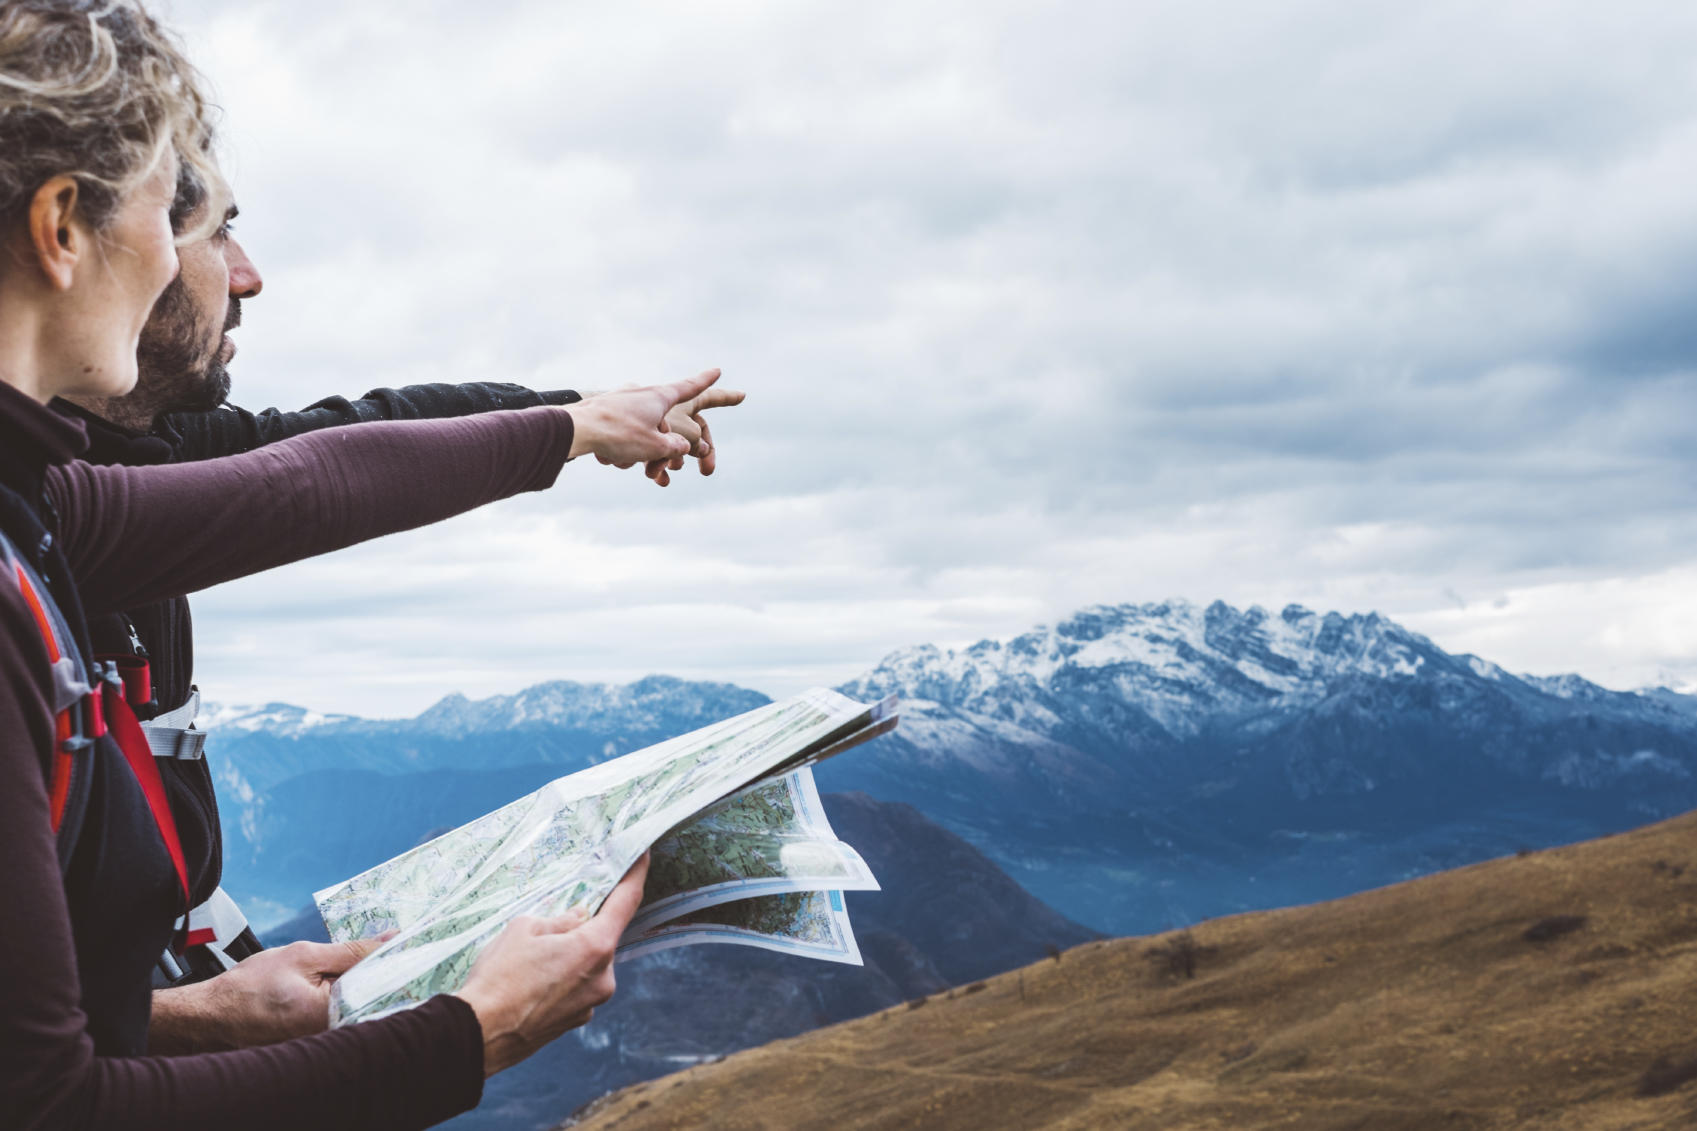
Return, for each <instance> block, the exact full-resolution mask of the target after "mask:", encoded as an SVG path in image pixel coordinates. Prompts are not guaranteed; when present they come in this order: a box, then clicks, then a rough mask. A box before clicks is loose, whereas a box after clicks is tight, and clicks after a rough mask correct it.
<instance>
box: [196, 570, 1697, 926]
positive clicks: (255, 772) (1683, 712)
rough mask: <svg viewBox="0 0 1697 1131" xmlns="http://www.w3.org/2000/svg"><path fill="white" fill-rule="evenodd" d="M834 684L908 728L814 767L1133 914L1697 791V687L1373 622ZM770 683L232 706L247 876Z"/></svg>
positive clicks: (285, 871)
mask: <svg viewBox="0 0 1697 1131" xmlns="http://www.w3.org/2000/svg"><path fill="white" fill-rule="evenodd" d="M842 690H843V691H844V692H845V693H847V694H849V695H852V696H855V697H857V698H862V699H871V698H875V697H877V696H880V695H884V694H890V693H894V694H897V695H900V696H901V697H902V700H903V703H902V723H901V726H900V728H899V729H898V730H897V731H896V732H895V734H893V735H891V736H889V737H887V738H884V739H880V740H879V741H878V742H876V743H874V744H872V745H870V746H867V747H863V748H860V749H857V750H854V751H851V752H850V753H848V754H846V755H844V756H843V757H841V758H838V759H836V760H834V761H832V762H829V763H827V764H825V765H824V766H822V767H821V768H820V770H819V778H820V782H821V785H822V786H823V787H824V788H827V789H834V790H862V791H864V792H866V793H868V794H870V795H871V796H873V797H878V798H884V799H889V800H896V801H904V802H907V803H909V804H911V805H913V806H915V807H916V808H917V809H919V810H920V811H922V812H923V813H925V814H926V815H928V816H930V817H931V818H933V819H935V820H937V821H939V822H941V823H942V824H944V825H945V826H947V827H948V828H950V829H952V830H954V831H955V832H957V833H959V834H960V835H961V836H963V837H965V838H966V839H967V840H969V841H971V842H972V843H973V844H975V845H977V846H978V847H979V848H980V849H982V850H983V851H984V852H985V853H986V854H987V855H988V856H990V857H991V858H992V859H994V860H995V861H996V862H997V863H998V864H1000V865H1001V866H1002V867H1004V868H1006V869H1007V870H1008V871H1009V873H1010V874H1012V875H1013V876H1014V878H1015V879H1017V880H1018V881H1019V882H1020V883H1021V884H1023V885H1024V886H1025V887H1026V888H1028V889H1029V890H1030V891H1032V892H1033V893H1035V894H1036V895H1038V896H1039V897H1040V898H1042V899H1044V900H1045V901H1047V902H1049V903H1050V904H1052V905H1053V906H1055V907H1057V908H1059V909H1060V910H1061V911H1063V912H1064V913H1066V914H1067V915H1069V916H1071V917H1072V918H1074V919H1076V920H1078V921H1080V922H1085V923H1088V924H1090V925H1091V926H1093V927H1096V928H1098V929H1101V930H1105V931H1109V932H1113V933H1121V932H1132V931H1140V930H1147V929H1158V928H1160V927H1163V926H1166V925H1169V924H1176V923H1182V922H1188V921H1191V920H1193V919H1196V918H1200V917H1205V916H1210V915H1215V914H1220V913H1224V912H1229V911H1235V910H1242V909H1247V908H1251V907H1264V906H1271V905H1276V904H1281V903H1291V902H1303V901H1307V900H1312V899H1319V898H1326V897H1329V896H1334V895H1341V894H1344V893H1346V892H1349V891H1355V890H1360V889H1361V888H1364V887H1371V886H1376V885H1379V884H1383V883H1387V882H1391V881H1394V880H1398V879H1402V878H1405V877H1407V876H1410V875H1415V874H1418V873H1421V872H1424V871H1430V870H1433V869H1436V868H1443V867H1450V866H1454V865H1456V864H1460V863H1465V862H1467V861H1470V860H1475V859H1480V858H1482V857H1485V856H1491V855H1498V854H1501V853H1505V852H1509V851H1513V850H1515V849H1516V848H1519V847H1535V846H1541V845H1546V844H1552V843H1558V842H1563V841H1568V840H1575V839H1580V838H1584V837H1590V836H1595V835H1599V834H1601V833H1605V832H1609V831H1614V830H1618V829H1622V828H1627V827H1630V826H1633V825H1636V824H1641V823H1643V822H1645V821H1648V820H1652V819H1655V818H1657V817H1661V816H1664V815H1668V814H1670V813H1674V812H1678V811H1682V810H1684V809H1688V808H1691V807H1693V806H1697V699H1694V698H1693V697H1691V696H1686V695H1678V694H1675V693H1673V692H1670V691H1666V690H1655V691H1646V692H1639V693H1622V692H1614V691H1608V690H1606V689H1603V688H1601V687H1598V686H1596V685H1595V684H1591V683H1588V682H1586V681H1585V680H1583V679H1580V678H1579V677H1577V676H1562V677H1555V678H1534V677H1520V676H1515V675H1512V674H1510V673H1508V672H1505V671H1503V670H1502V669H1501V668H1499V667H1497V666H1495V665H1493V664H1491V663H1489V662H1487V661H1484V660H1481V659H1479V658H1476V657H1472V656H1458V655H1451V654H1449V653H1446V652H1444V651H1443V650H1442V649H1440V648H1438V647H1437V646H1436V645H1434V644H1433V643H1432V642H1431V641H1430V640H1428V639H1426V638H1425V637H1423V636H1420V635H1418V634H1416V633H1413V632H1410V631H1408V630H1407V629H1404V628H1402V627H1401V626H1399V625H1397V624H1395V623H1394V622H1391V621H1389V620H1386V619H1385V618H1383V617H1380V616H1377V615H1366V616H1347V617H1346V616H1341V615H1339V614H1336V613H1328V614H1318V613H1314V612H1310V611H1309V610H1306V609H1303V608H1300V607H1296V606H1292V607H1290V608H1287V609H1285V610H1283V611H1282V612H1280V613H1277V614H1274V613H1269V612H1267V611H1265V610H1262V609H1259V608H1252V609H1248V610H1238V609H1234V608H1232V607H1230V606H1228V605H1225V604H1223V603H1215V604H1213V605H1210V606H1207V607H1202V606H1198V605H1192V604H1188V603H1184V602H1166V603H1162V604H1154V605H1119V606H1101V607H1096V608H1091V609H1086V610H1083V611H1081V612H1079V613H1077V614H1076V615H1074V616H1072V617H1070V618H1068V619H1066V620H1065V621H1062V622H1060V623H1059V624H1056V625H1053V626H1045V627H1041V628H1038V629H1034V630H1033V631H1031V632H1028V633H1025V634H1023V635H1021V636H1018V637H1016V638H1014V639H1012V640H1008V641H991V640H987V641H982V642H980V643H978V644H975V645H973V646H971V647H969V648H966V649H963V650H960V651H948V650H942V649H938V648H936V647H932V646H929V645H925V646H919V647H914V648H909V649H904V650H902V651H899V652H896V653H894V654H892V655H891V656H889V657H887V658H885V660H884V661H883V662H882V663H880V664H879V665H878V666H877V667H876V668H874V669H872V670H871V671H869V672H867V673H866V674H864V675H863V676H861V677H860V678H858V679H856V680H854V681H852V682H851V683H849V684H847V685H845V686H844V687H843V688H842ZM766 701H767V699H766V697H765V696H763V695H760V694H759V693H757V692H752V691H748V690H745V689H741V688H737V687H733V686H730V685H725V684H705V683H688V682H684V681H680V680H675V679H667V678H663V677H651V678H649V679H646V680H642V681H640V682H638V683H635V684H631V685H629V686H624V687H614V686H604V685H583V684H568V683H551V684H542V685H539V686H537V687H533V688H530V689H528V690H526V691H522V692H520V693H518V694H516V695H511V696H499V697H495V698H491V699H485V700H479V701H475V702H474V701H470V700H466V699H464V698H463V697H460V696H450V697H449V698H447V699H444V700H443V701H442V702H441V703H439V704H437V705H436V706H434V707H432V708H431V709H430V710H428V711H426V712H425V713H424V714H422V715H420V716H418V717H417V718H415V719H404V720H363V719H351V718H346V717H339V718H338V717H324V716H317V715H313V714H311V713H310V712H307V711H304V710H302V709H301V708H293V707H284V706H278V705H272V706H269V707H266V708H262V709H260V710H259V711H254V712H242V711H234V710H226V711H222V712H220V713H219V714H218V715H217V716H216V719H215V721H216V722H217V723H218V726H217V733H216V734H215V736H214V738H213V740H212V741H211V743H210V744H209V749H210V750H211V752H212V758H213V762H214V766H215V767H216V771H217V773H218V775H219V781H220V786H221V789H222V792H223V797H224V801H225V806H226V813H227V828H226V841H227V851H226V859H227V861H228V864H227V867H228V873H229V876H230V886H231V887H232V889H233V890H235V891H236V892H237V893H238V894H240V895H243V896H246V897H248V898H249V899H254V898H259V899H263V900H266V901H269V903H270V905H271V906H272V907H273V908H274V909H275V910H277V911H284V910H293V909H294V908H297V907H299V906H300V904H301V903H302V902H303V901H304V898H305V895H306V893H308V892H310V891H311V890H312V889H313V888H314V887H318V886H322V885H324V884H327V883H331V882H334V881H335V880H338V879H341V878H343V877H344V876H346V875H349V874H351V873H352V872H354V871H357V870H359V869H361V868H364V867H367V866H369V865H371V864H374V863H377V862H378V861H380V860H382V859H384V858H386V857H387V856H389V855H392V854H394V853H395V852H398V851H400V850H402V849H404V848H406V847H408V846H409V845H410V844H412V843H414V842H415V841H416V839H417V837H418V836H419V835H420V834H421V833H422V832H424V831H427V830H431V829H435V828H439V827H444V826H451V825H454V824H458V823H460V822H462V821H464V820H467V819H469V818H470V817H473V816H476V815H477V814H479V813H482V812H484V811H486V810H488V809H490V808H493V807H494V806H495V805H498V804H500V803H502V802H503V801H506V800H510V799H511V798H512V797H514V796H517V795H518V794H520V793H522V792H525V791H527V790H529V789H532V788H535V787H536V786H538V785H540V784H541V783H542V782H544V781H546V780H548V779H549V778H551V777H554V776H557V775H558V774H560V773H564V772H569V771H570V770H574V769H578V768H581V767H582V766H585V765H589V764H591V763H593V762H596V761H600V760H603V759H605V758H607V757H610V756H612V755H615V754H621V753H625V752H627V751H629V750H631V749H635V748H637V747H640V746H643V745H646V744H648V743H650V742H654V741H657V740H659V739H661V738H665V737H669V736H671V735H673V734H677V733H680V732H683V731H686V730H689V729H693V728H694V727H697V726H701V725H703V724H705V723H708V722H712V721H715V720H718V719H722V718H725V717H727V716H730V715H733V714H737V713H739V712H741V711H745V710H748V709H751V708H753V707H755V706H758V705H760V704H761V703H764V702H766ZM256 906H263V905H256Z"/></svg>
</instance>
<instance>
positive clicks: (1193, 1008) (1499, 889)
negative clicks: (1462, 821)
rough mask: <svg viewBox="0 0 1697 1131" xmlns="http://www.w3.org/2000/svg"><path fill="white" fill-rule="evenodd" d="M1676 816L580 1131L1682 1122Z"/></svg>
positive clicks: (872, 1040)
mask: <svg viewBox="0 0 1697 1131" xmlns="http://www.w3.org/2000/svg"><path fill="white" fill-rule="evenodd" d="M1693 863H1697V815H1687V816H1685V817H1680V818H1677V819H1675V820H1673V821H1668V822H1664V823H1662V824H1659V825H1655V826H1651V827H1649V828H1646V829H1640V830H1638V831H1636V832H1632V833H1628V834H1625V835H1623V836H1618V837H1611V838H1607V839H1605V840H1600V841H1594V842H1591V843H1588V844H1583V845H1575V846H1573V847H1571V848H1563V849H1555V850H1551V851H1546V852H1539V853H1535V854H1531V855H1525V856H1517V857H1505V858H1503V859H1500V860H1493V861H1489V862H1487V863H1484V864H1478V865H1474V866H1473V867H1469V868H1462V869H1459V870H1457V871H1453V872H1446V873H1443V874H1441V875H1436V876H1429V877H1426V878H1424V879H1419V880H1414V881H1411V882H1409V883H1405V884H1399V885H1397V886H1395V887H1390V888H1384V889H1381V890H1379V891H1373V892H1367V893H1365V894H1362V895H1358V896H1353V897H1351V898H1349V899H1343V900H1338V901H1336V902H1334V903H1327V904H1320V905H1316V906H1312V907H1303V908H1293V909H1290V910H1284V911H1270V912H1262V913H1257V914H1252V915H1241V916H1236V917H1233V918H1229V919H1220V920H1216V921H1213V922H1209V923H1204V924H1201V925H1200V926H1197V927H1194V928H1191V930H1190V931H1189V933H1188V935H1183V934H1169V935H1165V936H1157V937H1154V938H1145V939H1119V940H1114V941H1110V942H1100V943H1088V944H1086V945H1084V946H1082V947H1078V948H1076V949H1075V950H1071V951H1068V952H1067V953H1066V955H1065V959H1064V961H1058V962H1057V961H1049V960H1044V961H1041V962H1038V963H1036V964H1035V965H1032V966H1029V967H1026V968H1025V969H1024V970H1023V971H1016V972H1013V973H1009V974H1005V975H1003V976H1001V977H999V978H993V979H990V980H989V981H988V982H986V983H985V984H984V988H983V989H982V990H977V991H976V992H972V993H953V994H949V995H938V996H935V997H933V998H932V999H931V1000H930V1002H929V1003H928V1007H927V1008H923V1009H915V1008H911V1007H910V1006H906V1005H904V1006H899V1007H897V1008H895V1009H893V1010H889V1011H886V1012H885V1013H883V1014H878V1015H875V1016H873V1017H868V1018H864V1019H862V1020H859V1021H853V1022H849V1023H847V1024H843V1025H837V1026H834V1027H832V1028H829V1029H823V1030H819V1031H817V1032H814V1033H809V1034H806V1035H804V1036H801V1037H797V1038H794V1039H792V1040H787V1041H780V1042H777V1043H775V1044H772V1045H768V1046H766V1047H764V1048H759V1049H753V1050H750V1051H748V1052H745V1053H741V1054H738V1055H736V1056H732V1057H729V1058H727V1059H725V1060H724V1061H721V1062H719V1063H717V1064H711V1065H703V1066H701V1067H698V1068H692V1069H690V1070H688V1071H686V1072H682V1073H679V1074H677V1075H675V1076H670V1077H667V1078H665V1079H663V1080H657V1081H653V1082H651V1083H648V1084H641V1085H637V1086H635V1087H632V1088H628V1089H626V1090H625V1091H623V1092H620V1093H617V1094H616V1095H613V1096H611V1097H608V1098H607V1099H605V1100H602V1101H600V1102H599V1103H597V1104H596V1105H594V1106H593V1108H592V1110H591V1111H589V1112H587V1113H586V1114H585V1117H584V1119H583V1121H582V1122H581V1123H580V1124H579V1126H581V1127H584V1128H593V1129H595V1131H604V1129H605V1131H611V1129H614V1128H617V1129H618V1131H648V1129H658V1128H697V1127H700V1128H727V1129H730V1128H735V1129H743V1128H747V1129H751V1131H752V1129H771V1131H779V1129H782V1131H792V1129H797V1128H812V1127H830V1128H898V1127H899V1128H907V1127H918V1128H961V1129H967V1128H971V1129H974V1131H977V1129H980V1128H994V1129H997V1131H1001V1129H1010V1131H1011V1129H1019V1128H1036V1127H1054V1128H1098V1127H1103V1128H1124V1129H1127V1131H1145V1129H1147V1131H1189V1129H1194V1131H1202V1129H1210V1131H1213V1129H1228V1128H1290V1129H1298V1128H1300V1129H1302V1131H1343V1129H1346V1128H1361V1129H1371V1131H1431V1129H1449V1128H1457V1129H1483V1128H1505V1129H1506V1128H1537V1129H1540V1131H1604V1129H1618V1131H1627V1129H1646V1131H1648V1129H1652V1128H1656V1129H1659V1128H1673V1127H1688V1126H1697V871H1688V869H1689V865H1691V864H1693Z"/></svg>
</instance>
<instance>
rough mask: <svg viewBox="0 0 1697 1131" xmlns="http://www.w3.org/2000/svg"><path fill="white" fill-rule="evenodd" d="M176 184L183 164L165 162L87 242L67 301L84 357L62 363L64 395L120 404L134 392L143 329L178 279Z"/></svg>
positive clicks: (77, 344)
mask: <svg viewBox="0 0 1697 1131" xmlns="http://www.w3.org/2000/svg"><path fill="white" fill-rule="evenodd" d="M176 183H177V161H176V158H175V157H174V156H171V155H167V157H166V159H165V160H163V161H161V162H160V163H159V168H157V169H155V170H154V171H153V173H152V174H151V175H150V176H149V177H148V178H147V179H146V180H144V181H142V182H141V183H139V184H138V185H136V186H135V187H134V188H133V189H131V190H130V192H129V193H128V194H127V195H126V196H125V197H124V198H123V199H122V200H121V201H120V202H119V204H118V208H117V211H116V212H115V213H114V214H113V217H112V220H111V223H110V224H108V225H107V226H106V228H105V229H104V230H102V231H100V232H97V233H92V234H89V235H84V237H83V238H84V239H85V240H86V241H87V242H86V244H85V246H86V247H87V248H88V249H89V254H88V255H87V257H86V259H85V260H84V262H82V263H79V268H81V269H80V270H78V271H77V272H76V276H75V279H74V281H73V284H72V287H71V293H70V294H68V295H67V297H68V298H71V299H72V303H71V306H72V307H73V309H74V310H75V311H76V313H77V315H78V317H79V320H80V323H81V325H82V326H83V327H85V328H86V332H85V333H74V334H72V335H70V337H71V339H72V341H71V342H70V343H67V344H74V346H75V350H74V352H75V354H76V355H78V356H74V357H67V358H65V359H63V361H62V362H61V367H60V370H61V380H62V381H64V382H66V384H67V385H69V386H72V387H67V388H64V389H61V390H60V391H61V392H78V393H87V394H89V395H94V396H122V395H123V394H124V393H127V392H129V391H130V389H131V388H132V387H133V386H134V385H135V381H136V343H137V342H138V340H139V339H140V337H141V331H142V327H143V326H144V325H146V324H147V318H148V315H149V313H150V312H151V311H152V310H153V304H154V303H155V302H156V301H157V300H158V298H159V295H160V293H161V292H162V291H163V290H164V289H165V287H166V285H167V284H169V283H170V282H171V280H172V279H173V278H175V277H176V274H177V269H178V265H177V248H176V241H175V235H174V233H173V232H172V230H171V214H170V213H171V201H172V198H173V196H174V194H175V190H176ZM91 385H92V386H97V387H94V388H90V387H88V386H91Z"/></svg>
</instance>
